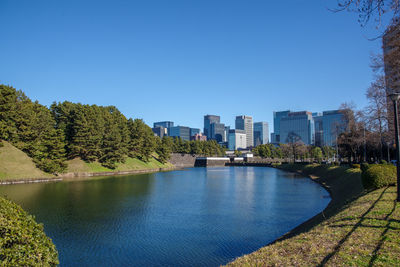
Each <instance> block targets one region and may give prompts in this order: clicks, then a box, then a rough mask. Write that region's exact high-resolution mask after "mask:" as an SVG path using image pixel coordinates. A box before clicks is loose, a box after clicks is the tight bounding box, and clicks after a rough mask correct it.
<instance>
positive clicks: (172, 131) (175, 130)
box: [169, 126, 190, 141]
mask: <svg viewBox="0 0 400 267" xmlns="http://www.w3.org/2000/svg"><path fill="white" fill-rule="evenodd" d="M169 136H172V137H180V138H181V139H183V140H187V141H190V128H189V127H186V126H174V127H171V128H169Z"/></svg>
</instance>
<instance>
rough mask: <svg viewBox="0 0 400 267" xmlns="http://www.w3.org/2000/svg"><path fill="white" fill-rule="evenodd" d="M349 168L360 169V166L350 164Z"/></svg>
mask: <svg viewBox="0 0 400 267" xmlns="http://www.w3.org/2000/svg"><path fill="white" fill-rule="evenodd" d="M351 167H352V168H354V169H361V165H360V164H357V163H353V164H351Z"/></svg>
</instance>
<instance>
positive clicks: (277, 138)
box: [271, 110, 345, 146]
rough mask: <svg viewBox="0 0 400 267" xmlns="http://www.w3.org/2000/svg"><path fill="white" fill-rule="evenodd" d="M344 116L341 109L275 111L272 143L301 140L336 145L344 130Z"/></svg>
mask: <svg viewBox="0 0 400 267" xmlns="http://www.w3.org/2000/svg"><path fill="white" fill-rule="evenodd" d="M344 123H345V122H344V117H343V114H342V113H341V112H340V110H330V111H324V112H322V113H319V112H315V113H311V112H309V111H300V112H291V111H290V110H285V111H278V112H274V132H273V133H271V143H273V144H286V143H293V142H297V141H301V142H303V143H304V144H306V145H316V146H334V145H335V144H336V139H337V137H338V136H339V134H340V133H342V132H343V131H344Z"/></svg>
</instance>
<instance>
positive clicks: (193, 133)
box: [190, 128, 200, 136]
mask: <svg viewBox="0 0 400 267" xmlns="http://www.w3.org/2000/svg"><path fill="white" fill-rule="evenodd" d="M196 134H200V129H199V128H190V136H195V135H196Z"/></svg>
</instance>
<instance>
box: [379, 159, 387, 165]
mask: <svg viewBox="0 0 400 267" xmlns="http://www.w3.org/2000/svg"><path fill="white" fill-rule="evenodd" d="M379 163H380V164H387V161H386V160H384V159H381V161H380V162H379Z"/></svg>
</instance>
